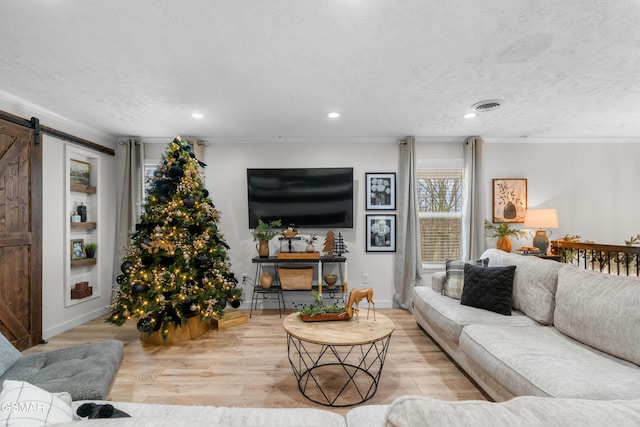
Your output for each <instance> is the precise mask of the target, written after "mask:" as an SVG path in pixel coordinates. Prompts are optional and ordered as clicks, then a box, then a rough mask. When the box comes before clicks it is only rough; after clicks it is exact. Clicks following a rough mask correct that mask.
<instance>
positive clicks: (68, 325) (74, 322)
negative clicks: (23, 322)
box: [42, 308, 107, 340]
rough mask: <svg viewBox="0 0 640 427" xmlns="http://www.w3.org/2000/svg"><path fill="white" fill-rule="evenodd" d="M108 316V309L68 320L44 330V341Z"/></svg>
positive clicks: (101, 309)
mask: <svg viewBox="0 0 640 427" xmlns="http://www.w3.org/2000/svg"><path fill="white" fill-rule="evenodd" d="M105 314H107V309H106V308H99V309H97V310H94V311H91V312H89V313H85V314H83V315H82V316H78V317H76V318H74V319H70V320H67V321H66V322H64V323H60V324H58V325H55V326H53V327H51V328H47V329H43V331H42V339H44V340H46V339H48V338H51V337H55V336H56V335H59V334H61V333H63V332H65V331H68V330H69V329H72V328H75V327H76V326H80V325H82V324H84V323H87V322H89V321H91V320H93V319H97V318H98V317H100V316H104V315H105Z"/></svg>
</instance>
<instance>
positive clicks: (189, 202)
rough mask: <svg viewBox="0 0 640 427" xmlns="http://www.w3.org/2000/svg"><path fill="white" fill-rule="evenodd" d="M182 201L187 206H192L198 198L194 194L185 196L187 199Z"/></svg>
mask: <svg viewBox="0 0 640 427" xmlns="http://www.w3.org/2000/svg"><path fill="white" fill-rule="evenodd" d="M182 203H183V204H184V205H185V206H186V207H188V208H192V207H193V205H195V203H196V199H195V198H194V197H193V196H189V197H185V199H184V200H183V201H182Z"/></svg>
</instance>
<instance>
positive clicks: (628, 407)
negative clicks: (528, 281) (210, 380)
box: [60, 396, 640, 427]
mask: <svg viewBox="0 0 640 427" xmlns="http://www.w3.org/2000/svg"><path fill="white" fill-rule="evenodd" d="M109 403H112V404H113V406H114V407H116V408H118V409H120V410H123V411H125V412H127V413H128V414H129V415H131V418H113V419H106V420H105V419H101V420H88V421H87V420H84V421H82V424H80V425H96V426H97V427H109V426H114V427H127V426H136V427H147V426H148V427H163V426H167V427H175V426H189V427H195V426H209V427H218V426H220V427H222V426H225V427H232V426H233V427H235V426H252V427H268V426H273V427H383V426H385V427H417V426H419V427H428V426H434V427H436V426H437V427H442V426H456V427H459V426H473V427H502V426H504V427H518V426H527V427H535V426H540V427H552V426H557V427H567V426H569V427H570V426H580V427H592V426H593V427H602V426H616V427H632V426H638V425H640V400H617V401H606V402H605V401H593V400H582V399H549V398H542V397H519V398H515V399H512V400H510V401H508V402H501V403H495V402H486V401H463V402H448V401H442V400H436V399H430V398H428V397H425V396H405V397H401V398H398V399H396V400H395V401H394V402H393V403H391V404H389V405H363V406H359V407H355V408H353V409H351V410H350V411H349V412H348V413H347V415H346V417H342V416H341V415H338V414H335V413H333V412H330V411H328V410H325V409H312V408H309V409H306V408H305V409H300V408H298V409H293V408H289V409H285V408H283V409H278V408H216V407H212V406H179V405H175V406H174V405H154V404H144V403H125V402H109ZM79 404H81V402H74V407H77V406H78V405H79ZM77 423H78V421H72V422H69V423H64V424H60V426H62V427H73V426H74V425H77Z"/></svg>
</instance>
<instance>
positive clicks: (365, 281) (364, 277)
mask: <svg viewBox="0 0 640 427" xmlns="http://www.w3.org/2000/svg"><path fill="white" fill-rule="evenodd" d="M368 283H369V275H368V274H367V273H362V284H363V285H366V284H368Z"/></svg>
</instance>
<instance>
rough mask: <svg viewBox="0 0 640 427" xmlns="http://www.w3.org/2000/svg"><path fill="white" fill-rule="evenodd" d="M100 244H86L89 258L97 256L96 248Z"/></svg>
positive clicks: (85, 248)
mask: <svg viewBox="0 0 640 427" xmlns="http://www.w3.org/2000/svg"><path fill="white" fill-rule="evenodd" d="M97 247H98V245H96V244H95V243H87V244H86V245H84V251H85V253H86V254H87V258H93V257H95V256H96V249H97Z"/></svg>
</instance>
